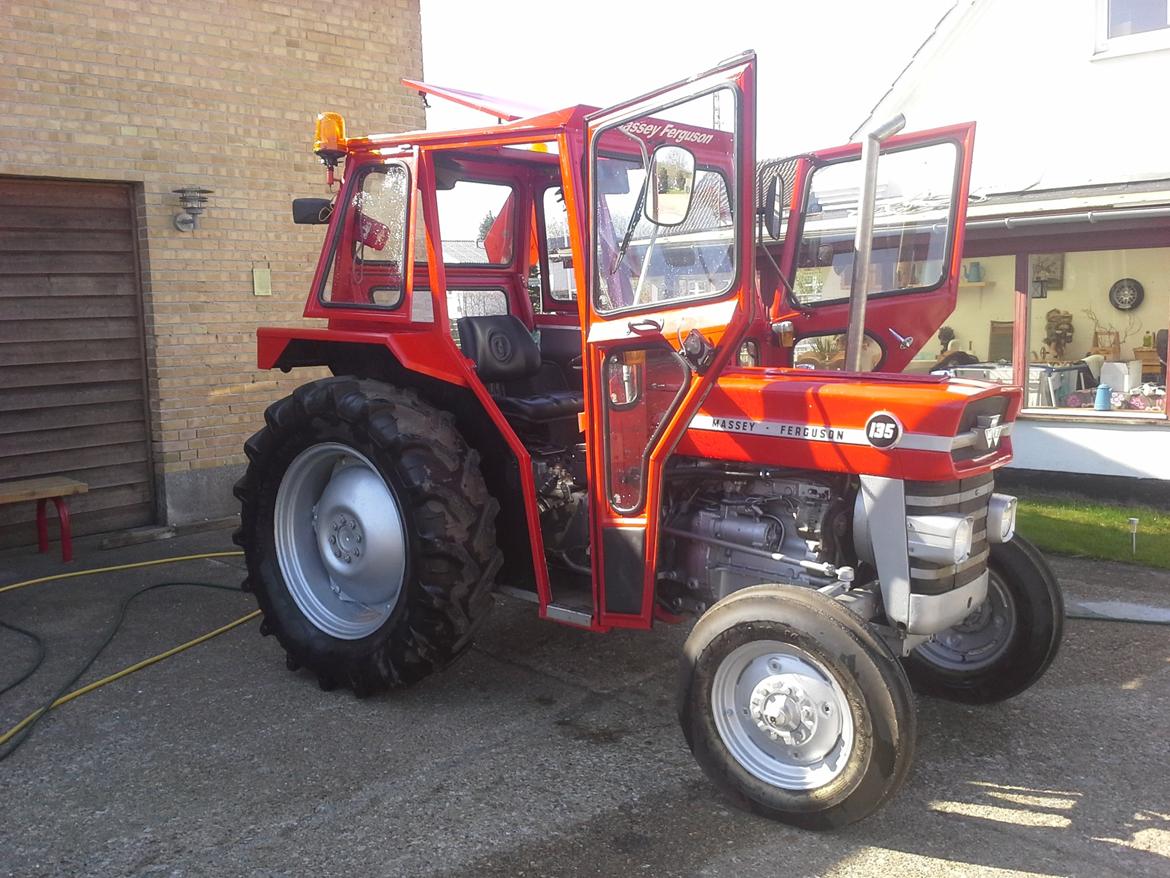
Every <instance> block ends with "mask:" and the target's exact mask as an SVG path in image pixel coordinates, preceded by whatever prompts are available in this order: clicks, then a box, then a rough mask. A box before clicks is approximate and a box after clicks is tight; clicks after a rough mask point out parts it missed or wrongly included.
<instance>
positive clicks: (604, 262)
mask: <svg viewBox="0 0 1170 878" xmlns="http://www.w3.org/2000/svg"><path fill="white" fill-rule="evenodd" d="M734 119H735V97H734V93H733V92H732V91H730V90H729V89H720V90H719V91H717V92H715V93H713V94H708V95H702V96H700V97H697V98H692V99H691V100H688V101H686V102H684V103H682V104H679V105H678V106H675V107H671V108H669V109H665V110H659V111H655V113H654V114H653V115H648V116H642V117H639V118H636V119H633V120H630V121H628V122H625V123H622V124H621V125H618V126H616V127H613V128H609V129H608V130H606V131H604V132H603V133H602V134H601V135H600V136H599V137H598V139H597V141H596V144H595V149H596V150H597V152H596V166H595V167H596V171H595V180H594V185H595V192H596V193H597V194H596V199H597V200H596V203H595V204H594V206H593V208H594V212H595V221H596V222H595V226H596V232H595V234H596V240H595V246H596V248H597V250H596V255H597V259H596V262H597V302H596V305H597V307H598V309H599V310H601V311H611V310H615V309H618V308H627V307H633V306H638V305H646V304H650V303H653V302H661V301H665V300H670V299H681V298H691V297H701V296H709V295H715V294H718V293H722V292H724V291H726V290H727V289H728V288H729V287H730V286H731V281H732V278H733V277H734V275H735V246H734V244H735V206H734V204H733V193H734V191H735V135H734ZM672 147H673V148H674V149H670V148H672ZM679 147H681V148H682V149H684V150H686V151H687V152H688V153H690V154H691V155H693V157H694V165H695V168H694V171H693V176H691V171H690V167H689V162H688V161H681V160H680V158H681V157H682V155H683V154H682V153H681V151H680V150H679V149H678V148H679ZM655 150H661V152H660V153H659V155H660V159H661V160H660V161H659V162H658V163H656V164H655V170H654V173H653V175H652V176H653V179H651V175H650V174H649V173H648V172H647V168H648V167H649V166H650V164H651V161H652V156H653V155H654V153H655ZM663 156H666V158H662V157H663ZM676 206H677V207H678V210H677V211H676V210H675V209H674V208H675V207H676ZM648 207H649V211H648ZM682 211H685V215H684V216H683V218H682V219H681V221H679V218H678V216H677V215H675V214H677V213H681V212H682ZM656 212H657V215H658V217H659V219H660V220H668V221H669V222H670V223H671V224H670V225H667V224H665V222H664V223H663V224H658V223H654V222H651V220H650V219H649V218H648V217H649V216H651V215H655V214H656ZM676 221H677V222H676Z"/></svg>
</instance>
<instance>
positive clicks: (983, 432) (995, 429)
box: [975, 415, 1004, 451]
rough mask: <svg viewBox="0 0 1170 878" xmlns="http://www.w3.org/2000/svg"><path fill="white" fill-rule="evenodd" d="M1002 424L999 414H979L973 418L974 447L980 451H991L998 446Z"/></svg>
mask: <svg viewBox="0 0 1170 878" xmlns="http://www.w3.org/2000/svg"><path fill="white" fill-rule="evenodd" d="M1003 430H1004V425H1003V424H1001V423H1000V422H999V415H980V416H979V417H978V418H976V419H975V447H976V448H978V449H979V450H980V451H993V450H995V449H996V448H998V447H999V440H1000V437H1001V436H1003Z"/></svg>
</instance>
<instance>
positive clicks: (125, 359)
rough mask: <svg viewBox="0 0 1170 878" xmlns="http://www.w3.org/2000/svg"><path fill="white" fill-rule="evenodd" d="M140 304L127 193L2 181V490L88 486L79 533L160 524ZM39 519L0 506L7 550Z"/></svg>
mask: <svg viewBox="0 0 1170 878" xmlns="http://www.w3.org/2000/svg"><path fill="white" fill-rule="evenodd" d="M141 302H142V298H141V292H140V289H139V283H138V271H137V254H136V250H135V223H134V209H133V200H132V193H131V189H130V187H129V186H127V185H124V184H107V183H82V182H71V181H50V180H29V179H18V178H12V177H0V482H3V481H7V480H9V479H19V478H29V477H32V476H39V475H65V476H70V477H72V478H76V479H79V480H80V481H83V482H86V483H87V484H88V485H89V486H90V493H89V494H87V495H84V496H81V497H74V498H73V499H72V500H71V501H70V507H71V510H72V511H73V523H74V533H79V534H82V533H98V532H103V531H110V530H118V529H121V528H126V527H134V526H137V525H142V524H148V523H150V522H152V521H153V520H154V503H153V494H154V492H153V489H152V485H151V465H150V458H149V453H150V446H149V429H148V426H147V416H146V396H145V384H144V377H143V375H144V372H143V345H142V305H141ZM34 515H35V504H33V503H23V504H16V505H9V506H0V547H2V546H13V545H24V544H27V543H33V542H35V541H36V529H35V527H34V525H33V519H34ZM50 533H51V534H53V535H54V536H55V535H56V525H55V524H52V525H50Z"/></svg>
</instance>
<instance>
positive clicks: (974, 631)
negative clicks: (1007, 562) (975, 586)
mask: <svg viewBox="0 0 1170 878" xmlns="http://www.w3.org/2000/svg"><path fill="white" fill-rule="evenodd" d="M1016 619H1017V612H1016V602H1015V600H1014V599H1013V598H1012V594H1011V591H1010V590H1009V589H1008V587H1007V584H1006V583H1004V581H1003V579H1001V578H1000V576H999V575H998V574H997V573H996V572H995V571H991V572H990V575H989V577H988V582H987V599H986V600H985V601H984V602H983V603H982V604H981V605H980V606H979V607H977V608H976V609H974V610H972V611H971V612H970V613H969V614H968V615H967V618H966V619H964V620H963V621H962V622H960V623H959V624H958V625H956V626H954V627H953V628H948V629H947V630H946V631H940V632H939V633H938V634H935V635H934V636H933V637H931V638H930V640H928V641H926V643H924V644H922V645H921V646H919V647H918V649H917V650H916V652H917V654H918V655H919V656H920V657H921V658H923V659H925V660H926V661H927V662H928V663H930V664H932V665H934V666H935V667H938V668H942V669H944V670H947V671H962V672H971V671H980V670H983V669H984V668H987V667H990V666H991V665H992V664H994V663H995V662H997V661H998V660H999V659H1000V657H1001V656H1002V655H1003V654H1004V653H1005V652H1006V651H1007V648H1008V645H1009V644H1010V643H1011V641H1012V637H1013V636H1014V635H1015V633H1016Z"/></svg>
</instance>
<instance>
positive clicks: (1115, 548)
mask: <svg viewBox="0 0 1170 878" xmlns="http://www.w3.org/2000/svg"><path fill="white" fill-rule="evenodd" d="M1130 518H1136V519H1138V520H1139V521H1138V534H1137V554H1136V555H1134V554H1133V552H1132V550H1131V544H1130V539H1131V537H1130V535H1129V519H1130ZM1016 531H1017V532H1018V533H1020V534H1022V535H1023V536H1025V537H1027V538H1028V539H1029V540H1031V541H1032V542H1033V543H1035V544H1036V545H1037V546H1039V547H1040V548H1041V549H1043V550H1044V551H1046V552H1053V553H1055V554H1058V555H1074V556H1080V557H1083V558H1100V559H1103V560H1106V561H1129V562H1131V563H1134V564H1144V565H1146V566H1148V567H1163V568H1167V569H1170V512H1166V511H1164V510H1160V509H1154V508H1152V507H1149V506H1123V505H1111V504H1107V503H1099V502H1094V501H1091V500H1085V499H1083V498H1078V497H1069V496H1058V495H1055V494H1052V495H1046V494H1032V493H1029V494H1028V495H1027V496H1022V497H1020V508H1019V515H1018V518H1017V524H1016Z"/></svg>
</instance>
